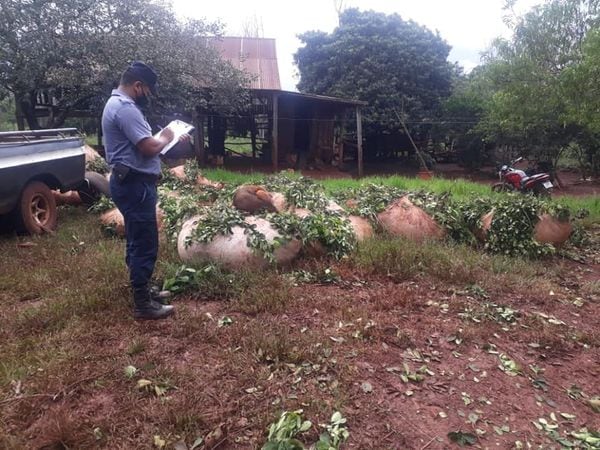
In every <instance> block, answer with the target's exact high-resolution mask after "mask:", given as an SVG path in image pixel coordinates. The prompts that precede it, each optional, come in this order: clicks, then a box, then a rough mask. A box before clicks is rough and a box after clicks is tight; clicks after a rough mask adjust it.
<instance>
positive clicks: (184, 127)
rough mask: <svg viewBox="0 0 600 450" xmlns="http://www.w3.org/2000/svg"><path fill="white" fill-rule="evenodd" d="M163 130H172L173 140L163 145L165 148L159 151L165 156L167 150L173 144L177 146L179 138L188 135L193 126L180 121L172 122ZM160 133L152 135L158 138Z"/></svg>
mask: <svg viewBox="0 0 600 450" xmlns="http://www.w3.org/2000/svg"><path fill="white" fill-rule="evenodd" d="M165 128H170V129H171V130H173V135H174V136H173V140H172V141H171V142H169V143H168V144H167V145H165V147H164V148H163V149H162V150H161V151H160V154H161V155H164V154H166V153H167V152H168V151H169V150H171V149H172V148H173V147H174V146H175V144H177V143H178V142H179V138H181V136H184V135H186V134H188V133H189V132H191V131H192V130H193V129H194V126H193V125H190V124H189V123H186V122H183V121H182V120H174V121H172V122H171V123H170V124H169V125H167V126H166V127H165ZM161 132H162V130H161V131H159V132H158V133H156V134H155V135H154V137H155V138H158V136H159V135H160V133H161Z"/></svg>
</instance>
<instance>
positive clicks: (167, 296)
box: [150, 286, 172, 305]
mask: <svg viewBox="0 0 600 450" xmlns="http://www.w3.org/2000/svg"><path fill="white" fill-rule="evenodd" d="M171 296H172V295H171V293H170V292H169V291H161V290H160V288H159V287H158V286H152V287H151V288H150V298H151V299H152V300H154V301H155V302H157V303H160V304H161V305H169V304H170V300H171Z"/></svg>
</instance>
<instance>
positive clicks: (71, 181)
mask: <svg viewBox="0 0 600 450" xmlns="http://www.w3.org/2000/svg"><path fill="white" fill-rule="evenodd" d="M84 174H85V153H84V147H83V137H82V136H81V135H79V133H78V132H77V130H76V129H74V128H63V129H58V130H39V131H18V132H6V133H0V214H5V213H7V212H10V211H11V210H12V209H13V208H14V207H15V206H16V204H17V202H18V199H19V196H20V193H21V191H22V190H23V188H24V187H25V186H26V185H27V183H29V182H30V181H33V180H38V181H43V182H44V183H46V184H47V185H48V186H49V187H50V188H51V189H60V190H61V191H66V190H70V189H74V188H76V187H77V186H79V185H81V183H82V182H83V180H84Z"/></svg>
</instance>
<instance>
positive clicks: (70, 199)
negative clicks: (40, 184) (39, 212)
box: [52, 190, 83, 206]
mask: <svg viewBox="0 0 600 450" xmlns="http://www.w3.org/2000/svg"><path fill="white" fill-rule="evenodd" d="M52 195H53V196H54V200H55V201H56V206H60V205H71V206H79V205H81V204H83V202H82V201H81V197H80V196H79V192H77V191H67V192H64V193H63V192H60V191H57V190H55V191H52Z"/></svg>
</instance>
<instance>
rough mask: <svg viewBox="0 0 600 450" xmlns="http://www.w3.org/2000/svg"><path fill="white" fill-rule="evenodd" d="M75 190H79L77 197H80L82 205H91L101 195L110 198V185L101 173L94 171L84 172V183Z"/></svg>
mask: <svg viewBox="0 0 600 450" xmlns="http://www.w3.org/2000/svg"><path fill="white" fill-rule="evenodd" d="M77 192H79V197H81V201H82V202H83V204H84V205H86V206H92V205H93V204H94V203H96V202H97V201H98V200H100V197H101V196H102V195H105V196H107V197H108V198H110V185H109V183H108V180H107V179H106V178H105V177H104V176H103V175H100V174H99V173H96V172H86V173H85V182H84V185H83V186H82V187H80V188H79V189H78V190H77Z"/></svg>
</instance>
